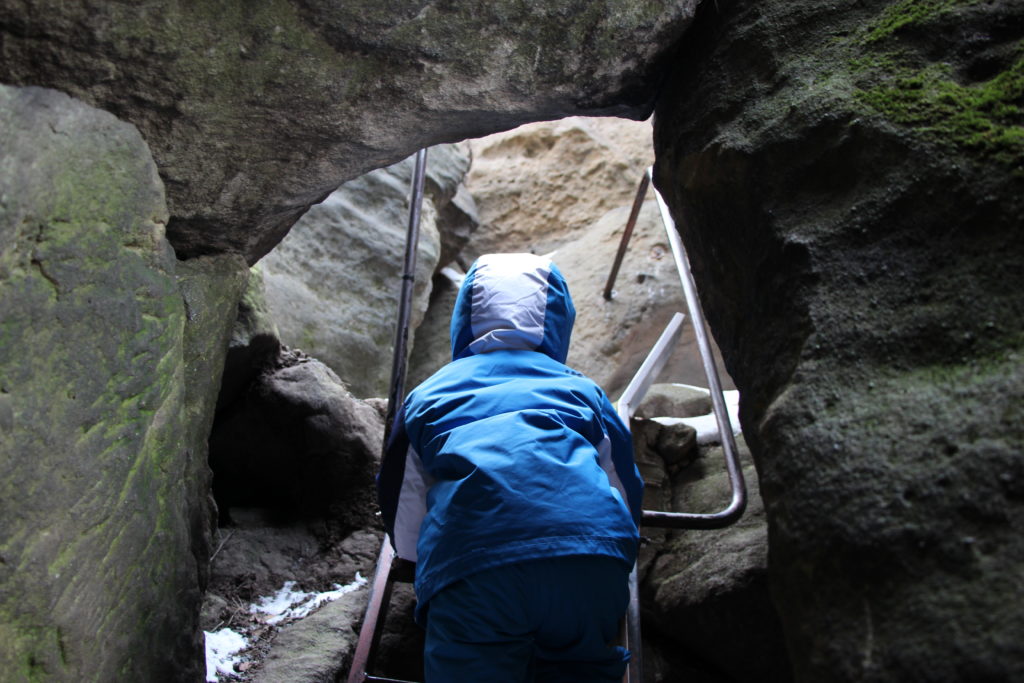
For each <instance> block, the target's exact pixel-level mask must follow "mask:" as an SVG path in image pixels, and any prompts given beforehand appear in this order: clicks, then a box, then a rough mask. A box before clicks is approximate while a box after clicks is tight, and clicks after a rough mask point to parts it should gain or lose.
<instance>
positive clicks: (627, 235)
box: [604, 168, 651, 301]
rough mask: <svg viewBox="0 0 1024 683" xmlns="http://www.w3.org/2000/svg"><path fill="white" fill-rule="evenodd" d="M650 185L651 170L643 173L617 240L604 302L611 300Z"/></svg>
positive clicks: (605, 287)
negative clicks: (616, 249) (624, 225)
mask: <svg viewBox="0 0 1024 683" xmlns="http://www.w3.org/2000/svg"><path fill="white" fill-rule="evenodd" d="M650 183H651V169H650V168H648V169H647V170H646V171H644V177H643V178H642V179H641V180H640V187H638V188H637V190H636V196H635V197H634V198H633V208H632V209H630V211H629V220H627V221H626V228H625V229H624V230H623V231H622V239H621V240H619V249H618V251H616V252H615V261H614V262H613V263H612V270H611V272H610V273H608V281H607V282H606V283H605V285H604V298H605V301H611V300H612V288H613V287H615V280H616V278H618V277H619V268H620V267H622V257H623V256H625V255H626V247H628V246H629V240H630V239H631V238H632V237H633V228H635V227H636V219H637V218H638V217H639V216H640V209H641V208H643V205H644V197H646V196H647V186H648V185H650Z"/></svg>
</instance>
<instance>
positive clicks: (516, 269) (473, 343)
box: [451, 254, 576, 363]
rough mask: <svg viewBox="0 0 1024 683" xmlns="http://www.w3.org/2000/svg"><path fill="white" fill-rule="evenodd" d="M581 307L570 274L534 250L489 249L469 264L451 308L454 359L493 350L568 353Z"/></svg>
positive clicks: (559, 355) (557, 357)
mask: <svg viewBox="0 0 1024 683" xmlns="http://www.w3.org/2000/svg"><path fill="white" fill-rule="evenodd" d="M575 320H576V309H575V307H573V304H572V297H570V296H569V286H568V285H567V284H566V281H565V277H564V276H563V275H562V273H561V272H560V271H559V270H558V268H557V267H556V266H555V264H554V263H552V262H551V260H550V259H547V258H543V257H541V256H536V255H534V254H486V255H484V256H481V257H480V258H479V259H477V260H476V262H475V263H474V264H473V265H472V267H470V269H469V272H468V273H466V278H465V280H463V282H462V287H461V289H460V290H459V295H458V298H456V300H455V310H454V311H453V312H452V325H451V339H452V360H458V359H459V358H465V357H466V356H472V355H476V354H479V353H488V352H490V351H499V350H514V349H525V350H530V351H540V352H541V353H544V354H546V355H548V356H550V357H551V358H553V359H555V360H556V361H558V362H559V363H564V362H565V359H566V358H567V357H568V355H569V338H570V336H571V335H572V326H573V323H574V322H575Z"/></svg>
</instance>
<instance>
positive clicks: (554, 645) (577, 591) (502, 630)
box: [424, 556, 629, 683]
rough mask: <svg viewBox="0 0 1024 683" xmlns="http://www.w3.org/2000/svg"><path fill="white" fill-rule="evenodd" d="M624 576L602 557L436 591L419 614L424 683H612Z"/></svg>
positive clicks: (619, 669)
mask: <svg viewBox="0 0 1024 683" xmlns="http://www.w3.org/2000/svg"><path fill="white" fill-rule="evenodd" d="M628 580H629V568H628V567H626V566H625V565H624V564H623V563H622V562H621V561H619V560H615V559H612V558H610V557H602V556H573V557H555V558H550V559H543V560H530V561H528V562H519V563H516V564H510V565H506V566H503V567H497V568H494V569H488V570H484V571H481V572H478V573H476V574H472V575H470V576H468V577H467V578H465V579H463V580H461V581H457V582H456V583H454V584H452V585H450V586H448V587H446V588H444V589H442V590H441V591H440V592H439V593H437V594H436V595H435V596H434V597H433V598H431V600H430V604H429V606H428V609H427V616H426V621H427V623H426V629H427V640H426V647H425V650H424V668H425V673H426V680H427V683H530V682H534V681H535V682H537V683H541V682H549V681H550V682H551V683H556V682H557V683H575V682H579V683H597V682H598V681H607V682H608V683H613V682H614V683H618V682H619V681H621V680H622V676H623V674H624V673H625V670H626V663H627V662H628V661H629V652H628V651H627V650H626V649H625V648H621V647H615V646H612V645H610V644H609V643H611V642H613V641H614V640H615V638H616V637H617V635H618V632H619V625H620V622H621V620H622V617H623V615H624V614H625V612H626V605H627V603H628V602H629V586H628Z"/></svg>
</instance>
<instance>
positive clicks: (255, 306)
mask: <svg viewBox="0 0 1024 683" xmlns="http://www.w3.org/2000/svg"><path fill="white" fill-rule="evenodd" d="M280 351H281V338H280V334H279V333H278V331H277V324H276V323H275V322H274V319H273V318H272V317H271V315H270V308H269V306H268V305H267V292H266V285H265V283H264V281H263V268H262V267H260V266H259V265H255V266H253V267H252V268H250V269H249V278H248V280H247V281H246V286H245V291H244V292H243V293H242V298H241V299H240V300H239V302H238V312H237V314H236V317H235V320H234V322H233V325H232V327H231V338H230V339H229V340H228V345H227V357H226V358H225V359H224V372H223V375H222V379H221V384H220V393H218V394H217V410H218V411H220V410H222V409H224V408H226V407H227V406H229V405H231V404H232V403H234V402H235V401H236V400H238V399H239V397H240V396H241V395H242V393H243V392H245V391H246V390H247V389H248V388H249V385H251V384H252V383H253V381H254V380H255V379H256V377H257V376H258V375H259V373H260V371H261V370H262V369H263V368H265V367H267V366H269V365H270V364H271V363H273V361H274V359H275V358H277V354H278V353H280Z"/></svg>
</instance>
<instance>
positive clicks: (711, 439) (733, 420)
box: [651, 387, 740, 446]
mask: <svg viewBox="0 0 1024 683" xmlns="http://www.w3.org/2000/svg"><path fill="white" fill-rule="evenodd" d="M694 388H699V387H694ZM705 391H706V390H705ZM722 393H723V394H724V396H725V407H726V411H727V412H728V413H729V424H730V425H731V426H732V433H733V436H736V435H737V434H739V433H740V392H739V391H737V390H735V389H732V390H729V391H723V392H722ZM651 419H652V420H654V421H655V422H657V423H659V424H663V425H669V426H671V425H677V424H680V423H682V424H686V425H689V426H691V427H693V428H694V429H696V430H697V443H698V444H700V445H701V446H703V445H705V444H709V443H721V442H722V437H721V435H720V434H719V433H718V421H717V420H715V414H714V413H708V414H707V415H700V416H698V417H655V418H651Z"/></svg>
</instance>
